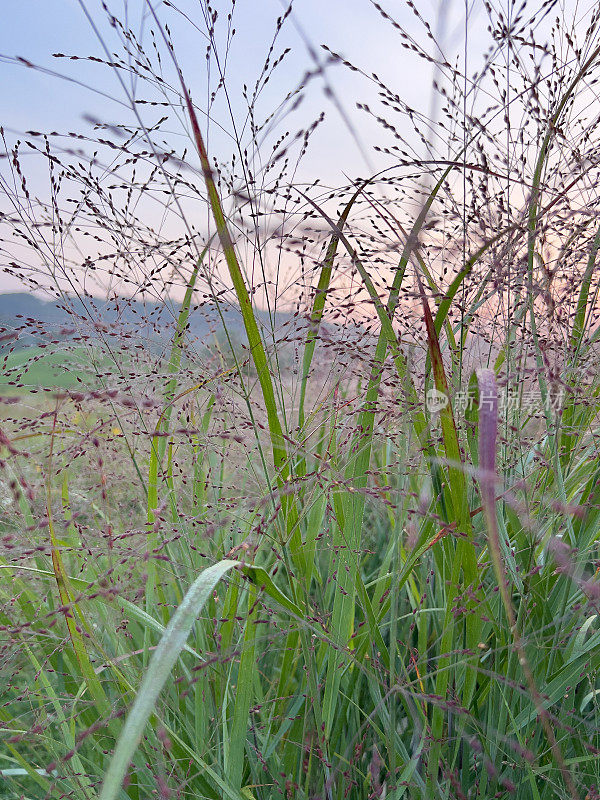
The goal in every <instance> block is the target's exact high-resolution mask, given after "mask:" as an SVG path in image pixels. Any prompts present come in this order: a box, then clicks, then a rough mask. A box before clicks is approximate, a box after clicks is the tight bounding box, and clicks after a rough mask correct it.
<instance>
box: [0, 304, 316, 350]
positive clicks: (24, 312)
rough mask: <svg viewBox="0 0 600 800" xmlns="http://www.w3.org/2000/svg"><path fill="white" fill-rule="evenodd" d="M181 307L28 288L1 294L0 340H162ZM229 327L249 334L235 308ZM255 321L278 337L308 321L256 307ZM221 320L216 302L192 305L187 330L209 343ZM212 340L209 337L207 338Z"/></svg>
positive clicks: (23, 343) (239, 336)
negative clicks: (47, 294)
mask: <svg viewBox="0 0 600 800" xmlns="http://www.w3.org/2000/svg"><path fill="white" fill-rule="evenodd" d="M179 310H180V306H179V304H175V303H169V302H166V303H151V302H142V301H139V300H130V299H128V298H119V299H116V300H102V299H98V298H84V299H82V300H80V299H79V298H77V297H69V298H68V300H67V302H63V301H59V300H56V301H52V300H45V299H43V298H40V297H36V296H35V295H32V294H27V293H25V292H15V293H11V294H0V344H3V345H4V346H5V347H6V345H7V344H8V343H10V346H11V347H12V348H13V349H14V348H22V347H29V346H32V345H36V344H39V343H40V341H47V340H48V338H50V339H62V338H64V337H67V336H72V335H73V334H80V335H85V336H92V337H94V336H100V335H104V336H106V335H108V336H111V335H112V336H119V335H122V334H128V335H129V336H135V337H136V338H138V337H140V338H142V339H145V340H146V341H147V342H148V343H149V344H150V343H151V342H152V341H154V342H156V343H157V344H158V343H160V344H164V341H165V338H166V339H170V338H172V336H173V332H174V330H175V325H176V320H177V316H178V314H179ZM221 313H222V315H223V319H224V321H225V323H226V326H227V329H228V331H229V332H230V334H231V335H232V337H233V338H234V339H236V340H237V341H240V342H244V341H245V339H246V336H245V330H244V324H243V320H242V315H241V313H240V311H239V309H237V308H231V307H229V308H225V307H222V308H221ZM255 313H256V317H257V322H258V323H259V325H263V326H264V327H265V329H266V330H267V331H269V332H270V331H272V330H273V331H275V332H276V335H277V338H287V336H289V335H290V334H292V332H293V333H297V332H298V331H299V329H303V328H305V326H306V322H305V321H304V320H302V319H298V318H295V317H294V316H293V315H291V314H288V313H283V312H277V313H276V314H273V315H270V314H269V313H268V312H267V311H261V310H258V311H256V312H255ZM222 328H223V323H222V321H221V317H220V315H219V311H218V309H217V307H216V305H215V304H214V303H205V304H203V305H201V306H194V307H193V308H192V311H191V313H190V315H189V318H188V331H189V335H190V336H191V337H192V338H194V339H198V340H201V341H204V342H207V340H208V339H210V337H211V336H213V335H219V332H220V331H222ZM207 343H208V342H207Z"/></svg>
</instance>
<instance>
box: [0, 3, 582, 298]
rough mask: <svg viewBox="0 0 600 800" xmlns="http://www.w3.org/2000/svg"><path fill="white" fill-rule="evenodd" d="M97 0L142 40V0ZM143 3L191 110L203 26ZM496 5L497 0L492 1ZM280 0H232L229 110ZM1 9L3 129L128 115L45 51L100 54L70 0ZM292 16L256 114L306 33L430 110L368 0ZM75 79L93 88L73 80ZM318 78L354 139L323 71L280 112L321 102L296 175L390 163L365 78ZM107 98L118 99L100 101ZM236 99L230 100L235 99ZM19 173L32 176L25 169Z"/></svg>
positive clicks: (91, 68) (330, 176) (475, 60)
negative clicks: (168, 47)
mask: <svg viewBox="0 0 600 800" xmlns="http://www.w3.org/2000/svg"><path fill="white" fill-rule="evenodd" d="M441 2H443V3H445V5H446V17H447V26H446V31H445V41H446V46H447V56H448V57H449V59H451V58H453V57H454V58H455V57H456V56H457V54H459V53H461V51H462V46H463V45H462V36H463V28H464V0H441ZM417 3H418V7H419V9H420V10H421V11H422V13H423V15H424V16H425V17H426V18H427V19H428V20H430V21H431V23H432V25H434V24H435V18H436V13H437V9H438V0H417ZM176 4H177V6H178V7H179V8H180V9H181V10H182V11H184V12H185V13H186V14H187V15H189V17H190V18H191V19H192V20H197V21H198V22H199V25H200V28H201V29H202V30H204V29H205V28H204V25H203V23H202V17H201V7H202V4H201V3H200V2H198V0H177V3H176ZM540 4H541V3H530V6H532V7H539V5H540ZM108 5H109V7H110V8H111V10H113V11H114V13H115V15H116V16H118V17H119V18H121V19H124V18H125V16H126V15H127V18H128V22H129V25H130V26H131V28H132V29H133V30H134V31H136V32H138V34H139V35H140V37H141V38H142V39H143V40H144V43H145V45H146V46H148V45H149V44H150V39H149V37H148V35H147V24H146V26H145V25H144V22H143V19H144V16H147V8H146V3H145V0H109V2H108ZM154 5H155V8H156V10H157V13H158V15H159V17H160V19H161V21H164V22H167V23H168V24H169V25H170V27H171V29H172V32H173V38H174V42H175V46H176V51H177V54H178V58H179V61H180V65H181V67H182V69H183V73H184V75H185V77H186V81H187V83H188V85H189V86H190V87H191V90H192V92H193V93H194V96H195V99H196V101H197V103H198V105H199V106H200V107H201V108H202V107H204V105H205V104H204V102H203V98H202V93H204V95H205V94H206V85H207V81H206V63H205V59H204V51H205V47H206V40H205V38H204V35H203V33H202V30H200V31H198V30H195V29H194V28H193V26H192V25H190V24H189V22H187V21H186V20H184V19H183V18H182V17H180V16H177V15H176V14H175V13H174V12H173V10H172V9H169V8H167V7H165V6H164V5H162V4H161V3H159V2H156V3H155V4H154ZM383 5H384V6H385V7H386V8H387V9H389V10H390V13H392V14H393V16H394V18H395V19H396V20H397V21H398V23H399V24H400V25H401V26H402V27H403V29H404V30H405V31H406V32H407V33H408V34H410V35H413V36H414V37H415V39H416V40H417V41H418V42H419V43H426V42H427V39H426V36H425V31H424V28H423V26H422V24H421V23H420V22H419V20H418V19H417V18H416V17H415V15H414V14H413V13H412V11H411V10H410V9H409V8H408V7H407V6H406V4H405V3H403V2H398V0H393V2H392V0H388V2H387V3H383ZM504 5H506V3H505V2H502V6H504ZM517 5H519V4H517ZM561 5H562V6H563V7H564V8H566V9H572V12H569V13H568V14H567V13H566V11H565V12H563V13H565V14H566V18H568V17H569V16H570V17H571V19H572V18H573V14H575V13H576V12H575V9H576V8H577V9H579V8H583V7H582V5H581V4H580V3H579V2H577V0H572V1H571V0H568V2H562V3H561ZM590 5H591V3H589V2H588V3H585V6H586V8H589V7H590ZM215 6H216V8H217V9H218V11H219V12H220V15H221V20H220V22H219V23H218V26H217V30H222V26H223V19H224V17H225V15H226V14H227V12H228V11H229V9H230V3H229V2H223V0H215ZM85 8H86V9H87V11H88V12H89V14H90V16H91V17H92V18H93V20H94V21H95V22H97V24H98V27H99V28H100V30H101V32H102V35H103V37H105V42H106V44H107V45H108V47H109V49H114V50H118V46H117V42H116V39H115V37H114V31H112V29H111V28H110V26H109V25H108V24H107V21H106V18H105V16H104V14H103V12H102V8H101V3H100V2H99V0H85ZM470 8H471V11H470V22H469V54H470V55H469V73H471V72H472V71H474V70H475V69H476V68H477V67H478V66H479V64H480V63H481V54H482V52H483V50H484V49H485V48H486V47H487V46H488V45H489V39H488V38H487V33H486V25H487V19H486V15H485V13H484V6H483V2H482V0H472V2H471V3H470ZM283 9H284V6H283V4H282V3H281V2H279V0H238V2H237V5H236V8H235V14H234V26H235V28H236V31H237V33H236V37H235V38H234V40H233V41H234V44H233V46H232V49H231V52H230V55H229V64H228V80H227V83H228V87H229V89H230V90H231V97H232V99H233V103H234V108H235V110H236V115H237V112H238V111H239V112H241V110H242V104H241V102H239V101H240V91H241V86H242V84H243V83H244V82H247V83H248V84H249V85H253V83H254V81H255V80H256V77H257V76H258V73H259V71H260V68H261V65H262V63H263V61H264V58H265V55H266V52H267V50H268V47H269V44H270V42H271V39H272V36H273V32H274V25H275V19H276V18H277V16H278V15H280V14H281V13H282V11H283ZM2 10H3V25H2V26H1V27H0V55H2V56H4V57H8V58H9V60H8V61H7V60H6V59H3V60H2V61H0V81H1V85H2V92H0V120H1V122H2V124H3V125H4V127H5V129H6V130H7V132H8V134H9V136H11V135H15V134H17V133H18V132H20V131H26V130H31V129H33V130H41V131H50V130H58V131H61V132H63V131H77V132H83V133H86V132H89V131H90V124H89V123H88V122H86V121H85V120H84V116H85V115H86V114H87V115H91V116H93V117H95V118H98V119H100V120H102V121H105V122H127V121H129V120H132V119H133V117H132V114H131V112H130V111H129V110H128V109H127V107H126V106H123V105H122V103H123V101H125V98H124V95H123V90H122V87H121V86H120V85H119V83H118V81H117V79H116V77H115V75H114V74H113V73H112V72H111V71H110V70H108V69H106V68H104V67H99V66H98V65H95V64H90V63H87V62H83V61H77V62H72V61H67V60H56V59H53V58H52V53H55V52H61V53H66V54H69V55H70V54H80V55H92V54H94V55H98V56H104V53H103V51H102V47H101V45H100V43H99V41H98V39H97V38H96V36H95V34H94V31H93V30H92V27H91V25H90V23H89V20H87V19H86V16H85V14H84V12H83V10H82V7H81V4H80V3H79V2H78V0H3V8H2ZM294 14H295V19H294V20H288V21H287V23H286V25H285V27H284V32H283V34H282V35H281V36H280V38H279V39H278V44H277V47H276V53H277V52H279V51H281V49H282V48H283V47H284V46H288V47H290V48H291V53H290V54H289V55H288V57H287V59H286V61H285V62H284V65H283V66H282V67H281V68H280V69H279V70H278V71H277V72H276V73H275V76H274V78H273V80H272V81H271V82H270V84H269V85H268V86H267V88H266V89H265V91H264V93H263V96H262V97H261V100H260V102H259V104H258V111H259V114H260V112H261V111H262V112H263V113H265V114H266V113H268V112H269V111H272V110H273V108H275V107H276V106H277V104H278V103H279V102H280V101H281V100H282V99H283V98H284V97H285V95H286V93H287V92H289V91H290V90H292V89H294V88H295V87H296V86H297V85H298V83H299V82H300V80H301V78H302V76H303V75H304V73H305V71H306V70H307V69H310V68H313V67H314V63H313V62H312V60H311V57H310V55H309V53H308V49H307V44H306V40H305V39H307V40H308V41H309V42H310V44H311V45H312V46H313V47H314V48H315V51H316V52H317V53H318V54H319V57H321V58H322V57H323V51H322V50H321V49H320V47H319V46H320V45H321V44H322V43H325V44H327V45H329V46H330V47H331V49H333V50H334V51H337V52H339V53H340V54H341V55H343V56H345V57H346V58H348V59H349V60H350V61H352V62H353V63H355V64H356V66H358V67H361V68H364V70H365V71H366V72H367V73H369V74H370V73H372V72H376V73H377V74H378V75H379V76H380V77H381V79H382V80H383V81H384V82H385V83H386V84H387V85H389V86H390V87H391V88H393V89H394V91H396V92H397V94H398V95H399V96H400V97H401V98H402V100H403V101H405V102H407V103H408V104H409V105H411V106H412V107H413V108H415V109H417V110H418V111H422V112H424V113H427V112H428V111H429V109H430V102H431V88H430V87H431V79H432V69H431V67H430V65H428V64H426V63H425V62H423V61H422V60H420V59H419V58H417V57H415V56H414V55H413V54H410V53H408V52H407V51H406V50H405V49H403V48H402V47H401V46H400V41H399V39H398V34H397V33H396V31H395V30H394V29H393V27H392V26H391V25H389V23H387V22H386V21H385V20H383V19H382V17H381V15H380V14H379V13H378V12H377V11H376V9H375V8H374V6H373V4H372V2H370V0H296V2H295V4H294ZM219 25H220V26H221V27H219ZM429 46H430V48H431V50H432V51H433V50H434V46H433V45H432V44H431V43H429ZM14 56H22V57H23V58H26V59H29V60H30V61H32V62H34V63H36V64H37V65H38V66H40V67H42V68H45V69H48V70H53V71H57V72H60V73H62V74H64V75H65V76H67V77H68V78H70V79H71V81H65V80H63V79H61V78H59V77H53V76H51V75H49V74H44V73H42V72H39V71H37V70H33V69H27V68H26V67H24V66H22V65H20V64H15V63H12V62H11V61H10V59H11V58H12V57H14ZM170 71H171V74H172V70H170ZM76 81H81V82H82V83H84V84H86V85H87V87H92V88H93V89H96V90H97V91H96V92H94V91H91V89H90V88H86V87H83V86H79V85H77V83H76ZM327 81H328V82H329V85H330V87H331V88H332V89H333V91H334V94H335V97H336V98H337V102H339V104H340V105H341V106H342V107H343V109H344V112H345V114H347V118H348V119H349V120H351V122H352V126H353V129H354V132H355V134H356V136H357V138H358V143H357V141H356V138H355V137H354V136H353V134H352V132H351V131H350V130H349V129H348V127H347V125H346V123H345V121H344V120H343V119H342V117H341V116H340V113H339V109H338V108H336V105H335V103H332V101H331V100H330V99H329V98H328V97H326V96H325V94H324V92H323V89H324V82H323V80H322V79H317V80H315V81H314V82H312V83H311V84H310V86H309V88H308V91H307V93H306V100H305V102H304V103H303V104H302V106H300V108H299V109H298V110H297V111H296V112H294V114H293V115H291V116H290V117H289V119H288V118H286V119H285V120H284V122H283V123H282V128H286V127H289V129H290V130H291V131H292V132H295V131H296V130H298V129H300V128H302V127H304V126H306V125H307V124H308V123H309V122H310V121H311V120H312V119H314V118H315V116H316V115H317V114H318V113H319V111H320V110H325V112H326V115H327V117H326V123H325V124H324V125H323V126H322V127H321V128H319V130H318V132H317V134H316V135H315V136H314V137H313V140H312V142H311V147H310V149H309V153H308V157H307V158H306V159H305V160H304V162H303V164H302V169H301V171H300V173H299V175H298V176H296V177H297V179H301V180H307V181H309V180H313V179H314V178H315V177H319V178H320V180H321V181H322V182H324V183H326V184H331V185H340V184H342V183H344V181H345V179H344V174H347V175H350V176H351V177H356V176H357V175H364V174H367V173H369V172H370V171H371V169H374V168H375V169H377V168H381V167H382V166H384V165H387V164H389V159H387V160H386V159H384V158H382V157H381V156H380V155H379V154H378V153H376V152H374V150H373V148H372V145H373V143H374V142H381V139H382V131H381V128H380V127H379V126H378V125H377V124H376V123H375V122H374V121H373V120H372V119H371V118H370V117H368V116H366V115H365V114H364V113H362V112H358V111H357V110H356V108H355V106H356V102H357V101H359V100H360V101H361V102H366V103H373V102H376V88H375V87H374V84H373V83H372V82H369V80H368V79H365V78H364V77H362V76H357V75H356V74H354V73H351V72H350V71H348V70H347V69H345V68H343V67H342V66H340V65H335V66H333V67H330V68H329V69H328V71H327ZM142 94H143V92H142ZM111 97H114V98H117V100H116V101H115V100H111V99H110V98H111ZM118 101H120V102H118ZM238 102H239V106H237V105H236V104H237V103H238ZM219 113H224V108H223V107H222V106H221V107H219V106H218V107H217V108H216V109H215V114H216V116H217V117H218V115H219ZM155 117H156V114H153V113H151V112H148V116H147V117H145V119H149V120H152V119H154V118H155ZM403 132H404V131H403ZM183 135H184V130H183V128H180V129H179V130H177V129H176V128H175V127H174V128H173V136H174V137H177V136H183ZM414 141H415V146H416V148H417V152H419V155H424V153H423V148H422V146H421V145H420V143H419V142H418V141H417V140H416V139H415V140H414ZM209 146H210V149H211V152H212V153H216V154H217V155H219V156H221V157H226V156H227V155H228V154H229V149H230V143H229V141H228V140H227V138H226V137H224V136H223V135H222V134H220V133H219V130H218V128H217V127H216V126H213V127H212V128H211V133H210V141H209ZM419 148H420V150H419ZM30 178H31V180H32V181H33V182H34V184H35V180H36V175H35V169H33V170H32V174H30ZM40 180H41V181H42V182H43V181H44V180H47V178H46V175H44V177H43V178H42V177H41V176H40ZM41 191H43V189H41ZM14 288H17V287H16V285H15V283H14V280H13V279H10V278H7V277H6V276H0V290H4V291H6V290H12V289H14Z"/></svg>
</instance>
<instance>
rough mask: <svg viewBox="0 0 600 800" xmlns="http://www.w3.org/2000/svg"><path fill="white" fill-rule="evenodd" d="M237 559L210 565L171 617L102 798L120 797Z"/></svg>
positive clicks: (132, 713)
mask: <svg viewBox="0 0 600 800" xmlns="http://www.w3.org/2000/svg"><path fill="white" fill-rule="evenodd" d="M237 563H238V562H237V561H228V560H224V561H219V562H218V563H217V564H214V565H213V566H211V567H207V569H205V570H204V571H203V572H202V573H201V575H199V577H198V578H196V580H195V581H194V583H193V584H192V585H191V586H190V588H189V590H188V592H187V594H186V595H185V597H184V598H183V601H182V602H181V605H180V606H179V608H178V609H177V611H176V612H175V613H174V615H173V617H172V618H171V621H170V622H169V624H168V625H167V629H166V631H165V633H164V634H163V636H162V638H161V640H160V642H159V644H158V647H157V648H156V650H155V651H154V653H153V654H152V658H151V660H150V664H149V666H148V670H147V672H146V673H145V675H144V679H143V681H142V684H141V686H140V688H139V690H138V692H137V695H136V698H135V701H134V704H133V706H132V708H131V710H130V712H129V714H128V716H127V720H126V722H125V725H124V726H123V729H122V731H121V734H120V736H119V739H118V741H117V745H116V747H115V751H114V753H113V756H112V759H111V761H110V764H109V767H108V770H107V772H106V775H105V778H104V782H103V784H102V790H101V792H100V800H116V798H117V797H118V795H119V792H120V790H121V785H122V783H123V779H124V778H125V775H126V773H127V768H128V766H129V764H130V762H131V759H132V758H133V755H134V753H135V751H136V749H137V746H138V743H139V741H140V739H141V738H142V734H143V732H144V728H145V727H146V724H147V722H148V720H149V719H150V716H151V715H152V712H153V710H154V706H155V704H156V701H157V700H158V697H159V695H160V692H161V690H162V688H163V686H164V684H165V682H166V681H167V680H168V678H169V675H170V674H171V670H172V669H173V666H174V665H175V662H176V661H177V659H178V658H179V654H180V653H181V650H182V649H183V647H184V645H185V643H186V640H187V638H188V636H189V634H190V631H191V629H192V627H193V625H194V623H195V622H196V619H197V617H198V614H199V613H200V611H201V610H202V608H203V607H204V605H205V604H206V602H207V600H208V599H209V597H210V595H211V593H212V591H213V589H214V588H215V586H216V585H217V584H218V582H219V581H220V580H221V578H223V576H224V575H225V574H226V573H227V572H228V571H229V570H231V569H232V568H233V567H235V566H236V565H237Z"/></svg>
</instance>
